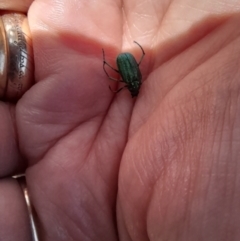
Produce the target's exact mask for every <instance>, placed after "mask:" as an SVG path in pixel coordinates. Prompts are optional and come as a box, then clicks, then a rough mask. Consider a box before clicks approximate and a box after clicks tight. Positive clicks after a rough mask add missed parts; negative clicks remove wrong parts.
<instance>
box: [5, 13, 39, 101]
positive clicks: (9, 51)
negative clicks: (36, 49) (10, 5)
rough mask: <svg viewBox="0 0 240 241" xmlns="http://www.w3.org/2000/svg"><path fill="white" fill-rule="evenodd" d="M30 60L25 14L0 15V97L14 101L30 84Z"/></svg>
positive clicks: (31, 60)
mask: <svg viewBox="0 0 240 241" xmlns="http://www.w3.org/2000/svg"><path fill="white" fill-rule="evenodd" d="M33 61H34V60H33V51H32V40H31V35H30V30H29V26H28V21H27V17H26V15H24V14H20V13H10V14H4V15H2V16H0V99H3V100H7V101H16V100H18V99H19V98H21V96H22V95H23V94H24V93H25V92H26V91H27V90H28V89H29V88H30V87H31V85H32V83H33V71H34V70H33V69H34V67H33Z"/></svg>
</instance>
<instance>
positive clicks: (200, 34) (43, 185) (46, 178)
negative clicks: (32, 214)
mask: <svg viewBox="0 0 240 241" xmlns="http://www.w3.org/2000/svg"><path fill="white" fill-rule="evenodd" d="M208 2H209V1H206V3H205V4H203V1H190V0H182V1H180V0H176V1H167V0H166V1H157V0H156V1H150V2H149V1H142V0H141V1H139V0H138V1H135V0H131V1H116V0H106V1H91V0H90V1H89V0H88V1H80V0H79V1H74V0H71V1H70V0H61V1H50V0H35V1H34V2H33V3H32V4H31V6H30V9H29V12H28V18H29V25H30V29H31V31H32V39H33V48H34V55H35V78H36V82H37V83H36V84H35V85H34V86H33V87H32V88H31V89H30V90H29V91H28V92H27V93H26V94H25V95H24V96H23V98H22V99H21V100H20V101H19V102H18V103H17V105H16V108H15V107H13V111H11V112H13V113H14V116H15V118H16V133H17V136H18V137H17V142H18V143H19V151H18V149H17V147H16V151H15V154H14V155H13V154H11V158H12V159H11V162H10V163H11V165H12V167H13V166H14V167H16V166H18V165H21V162H22V161H23V160H27V163H28V164H27V165H28V168H27V170H26V178H27V185H28V188H29V192H30V193H31V200H32V203H33V205H34V207H35V209H36V212H37V215H38V220H39V231H40V236H41V239H42V240H46V241H48V240H54V241H58V240H59V241H60V240H62V241H63V240H81V241H82V240H103V241H106V240H109V241H114V240H124V241H128V240H129V241H130V240H133V241H145V240H146V241H147V240H151V241H157V240H158V241H160V240H178V241H179V240H204V241H206V240H211V241H212V240H237V237H238V238H239V236H240V233H239V232H240V231H239V230H237V231H236V227H235V225H236V223H237V222H238V221H239V212H240V209H239V205H235V206H234V203H235V204H237V203H239V201H240V195H234V194H235V190H238V189H239V185H240V183H239V174H238V173H239V171H238V168H239V167H238V166H239V165H237V164H238V161H239V160H238V159H237V157H239V154H240V153H239V149H240V113H239V111H237V110H238V109H239V108H238V105H239V104H240V102H239V100H240V98H239V93H240V91H239V90H240V82H239V75H240V73H239V63H240V61H239V52H240V47H239V46H240V44H239V43H240V38H239V36H240V29H239V27H238V25H239V20H240V18H239V17H238V16H237V14H235V13H237V9H238V8H239V6H240V3H237V2H236V1H232V3H229V1H228V4H227V5H224V4H223V3H222V4H223V5H224V6H219V5H218V3H215V2H213V3H212V4H210V3H208ZM234 4H235V5H234ZM237 6H238V8H237ZM134 40H135V41H137V42H138V43H140V44H141V45H142V47H143V48H144V50H145V52H146V56H145V58H144V60H143V62H142V64H141V66H140V69H141V71H142V74H143V79H144V81H143V84H142V87H141V89H140V93H139V96H138V97H137V98H136V99H132V98H131V95H130V93H129V92H128V90H123V91H122V92H120V93H119V94H117V95H115V94H113V93H112V92H111V91H110V90H109V89H108V85H111V86H112V88H114V89H116V88H117V86H116V83H115V82H111V81H110V80H108V78H107V77H106V75H105V73H104V71H103V68H102V48H104V50H105V54H106V60H107V61H108V63H110V64H111V65H112V66H116V65H115V58H116V56H117V55H118V54H119V53H120V52H123V51H128V52H131V53H132V54H133V55H134V56H136V59H140V57H141V50H140V49H139V47H138V46H137V45H136V44H134V43H133V41H134ZM109 73H110V74H112V75H115V74H116V73H113V71H111V69H109ZM4 105H5V104H4ZM9 128H10V127H9ZM9 142H10V141H9ZM11 153H12V150H11ZM18 153H21V155H19V154H18ZM9 165H10V164H9ZM9 165H8V169H7V170H6V169H5V172H4V168H3V171H2V173H3V174H5V173H7V172H10V171H8V170H11V167H9ZM12 169H13V168H12ZM237 180H238V181H237ZM230 197H231V198H232V199H231V198H230ZM229 205H230V206H231V205H233V207H232V208H233V209H231V207H230V206H229ZM220 210H221V212H220ZM233 210H234V211H233ZM230 216H231V219H230ZM226 220H227V221H226ZM226 223H227V224H226ZM219 230H221V232H220V231H219ZM223 230H228V231H223ZM233 230H235V232H234V233H233ZM229 235H230V236H229Z"/></svg>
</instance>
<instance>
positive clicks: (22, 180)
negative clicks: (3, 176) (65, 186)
mask: <svg viewBox="0 0 240 241" xmlns="http://www.w3.org/2000/svg"><path fill="white" fill-rule="evenodd" d="M15 178H17V181H18V182H19V184H20V186H21V188H22V191H23V195H24V198H25V201H26V204H27V209H28V215H29V220H30V225H31V231H32V240H33V241H39V238H38V233H37V228H36V221H35V216H34V212H33V208H32V205H31V201H30V198H29V193H28V189H27V184H26V179H25V176H24V175H22V176H16V177H15Z"/></svg>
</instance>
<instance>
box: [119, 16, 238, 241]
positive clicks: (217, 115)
mask: <svg viewBox="0 0 240 241" xmlns="http://www.w3.org/2000/svg"><path fill="white" fill-rule="evenodd" d="M238 25H239V16H233V17H232V18H229V19H228V21H225V22H224V24H221V25H220V26H218V28H217V29H215V31H212V32H211V33H209V34H208V36H206V37H205V38H204V39H202V40H201V41H199V42H197V43H195V45H194V46H193V47H192V48H189V49H188V50H186V51H185V52H184V53H182V54H179V55H178V56H176V57H175V58H174V59H172V60H171V61H170V62H169V65H168V67H169V69H168V70H167V68H168V67H167V64H166V65H165V66H163V67H162V68H163V71H164V72H165V71H166V72H165V73H166V74H167V75H168V76H169V77H170V76H171V77H172V78H174V79H175V80H176V82H175V83H174V84H173V85H172V86H171V87H170V86H167V85H164V84H163V85H161V84H160V85H159V86H157V85H156V86H155V88H154V89H152V91H151V92H150V93H149V94H148V93H144V94H146V95H147V94H148V95H149V98H147V99H148V100H151V98H153V99H154V97H153V95H155V96H156V97H157V99H155V101H153V102H151V103H148V104H149V105H148V104H147V105H148V106H147V110H148V111H149V112H148V114H147V115H146V116H145V118H143V124H139V119H142V116H141V114H142V113H143V112H144V109H145V108H146V101H144V103H143V101H142V102H141V101H140V100H139V107H137V109H135V111H136V113H133V115H134V114H136V117H135V120H133V121H135V123H137V125H138V124H139V126H138V127H137V129H134V127H133V129H132V131H130V132H131V136H132V139H131V140H129V142H128V146H127V148H126V150H125V152H124V155H123V159H122V162H121V169H120V175H119V203H120V204H119V209H120V210H121V212H122V213H121V215H120V217H121V220H123V221H122V223H121V224H120V226H121V228H122V229H124V230H125V232H126V233H127V234H125V236H130V237H131V240H149V239H150V240H151V239H152V240H154V239H158V240H168V239H173V240H194V239H196V237H199V240H211V241H212V240H228V239H229V238H228V237H229V236H228V235H230V234H229V232H228V231H227V230H232V231H231V233H232V232H233V233H232V234H231V235H230V236H231V238H230V239H232V240H238V239H239V236H240V235H239V232H238V227H237V226H236V223H239V221H240V219H239V217H240V215H239V213H240V209H239V205H238V204H239V202H240V198H239V195H236V193H238V192H239V188H240V187H239V186H240V184H239V181H236V180H239V173H240V170H239V150H240V112H239V105H240V98H239V96H240V94H239V93H240V91H239V90H240V82H239V79H240V72H239V56H240V47H239V46H240V31H239V29H238V30H237V26H238ZM180 59H181V60H180ZM179 60H180V61H179ZM175 61H176V62H175ZM178 61H179V62H178ZM172 63H174V64H173V65H172ZM193 63H195V66H194V68H193V66H192V64H193ZM175 64H176V65H175ZM190 66H191V67H190ZM181 67H182V68H183V69H184V68H185V70H186V75H184V76H182V75H179V72H181V69H182V68H181ZM188 67H190V68H188ZM178 68H179V69H178ZM176 69H177V71H174V72H173V70H176ZM187 69H188V71H187ZM160 73H161V74H160ZM162 73H163V72H161V71H160V72H159V73H158V74H157V73H156V75H155V74H153V75H155V76H154V78H156V81H159V82H158V83H161V81H160V77H162V76H163V75H162ZM165 77H166V76H165ZM158 78H159V79H158ZM153 81H154V80H153ZM162 81H166V82H167V81H170V82H171V78H166V79H165V78H163V80H162ZM151 84H153V86H154V83H151ZM164 87H165V88H167V87H169V89H168V90H166V89H164ZM165 91H166V95H165V96H161V93H162V92H163V95H164V92H165ZM145 98H146V97H145ZM153 99H152V100H153ZM144 100H146V99H144ZM140 104H142V105H143V106H142V107H140ZM139 115H140V117H139ZM219 230H223V232H219ZM179 234H184V235H183V236H181V235H180V236H179ZM156 237H157V238H156ZM129 240H130V238H129Z"/></svg>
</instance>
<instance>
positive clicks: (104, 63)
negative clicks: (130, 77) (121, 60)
mask: <svg viewBox="0 0 240 241" xmlns="http://www.w3.org/2000/svg"><path fill="white" fill-rule="evenodd" d="M102 52H103V70H104V72H105V74H106V75H107V77H108V78H109V79H110V80H113V81H117V82H121V80H118V79H115V78H113V77H111V76H110V75H109V74H108V72H107V71H106V69H105V65H107V66H108V67H110V68H111V69H112V70H114V71H116V72H117V73H119V71H118V70H117V69H114V68H113V67H112V66H111V65H110V64H109V63H107V62H106V61H105V52H104V50H103V49H102Z"/></svg>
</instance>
